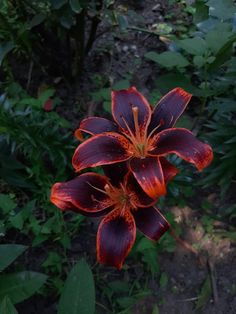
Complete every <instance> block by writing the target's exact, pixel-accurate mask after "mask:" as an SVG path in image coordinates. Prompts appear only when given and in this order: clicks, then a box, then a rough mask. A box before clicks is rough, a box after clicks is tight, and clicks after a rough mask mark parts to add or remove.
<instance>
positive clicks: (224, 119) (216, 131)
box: [203, 102, 236, 196]
mask: <svg viewBox="0 0 236 314" xmlns="http://www.w3.org/2000/svg"><path fill="white" fill-rule="evenodd" d="M234 105H235V102H234ZM234 111H235V109H234ZM234 115H235V113H234V114H233V113H232V114H231V115H230V114H229V113H227V115H226V114H222V115H216V117H215V119H214V120H212V121H210V122H208V123H207V124H206V126H207V127H208V129H209V130H210V132H209V133H208V135H206V136H205V137H206V138H207V139H208V141H209V142H210V143H211V145H212V146H213V147H214V161H213V164H212V166H211V167H210V168H209V169H208V170H207V174H208V175H207V176H206V177H205V178H204V180H203V183H204V184H205V186H210V185H213V184H218V185H219V186H220V187H221V192H222V196H223V195H225V193H226V191H227V190H228V188H229V187H230V184H231V182H232V180H234V179H235V178H236V168H235V160H236V137H235V129H236V123H235V120H234V118H233V116H234Z"/></svg>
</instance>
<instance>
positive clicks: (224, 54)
mask: <svg viewBox="0 0 236 314" xmlns="http://www.w3.org/2000/svg"><path fill="white" fill-rule="evenodd" d="M235 41H236V34H234V35H232V36H230V38H228V41H227V42H226V43H225V44H224V45H223V46H222V47H221V49H220V50H219V51H218V52H217V54H216V55H215V61H214V62H212V63H211V64H210V65H209V66H208V70H209V71H212V70H215V69H217V68H218V67H219V66H221V65H222V64H224V63H225V62H226V61H227V60H229V59H230V58H231V56H232V53H233V43H234V42H235Z"/></svg>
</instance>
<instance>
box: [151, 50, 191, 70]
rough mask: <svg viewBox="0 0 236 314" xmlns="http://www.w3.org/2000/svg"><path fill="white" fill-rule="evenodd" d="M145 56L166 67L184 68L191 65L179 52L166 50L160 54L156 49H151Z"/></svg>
mask: <svg viewBox="0 0 236 314" xmlns="http://www.w3.org/2000/svg"><path fill="white" fill-rule="evenodd" d="M145 57H146V58H147V59H150V60H152V61H154V62H156V63H158V64H160V65H161V66H162V67H165V68H174V67H177V68H184V67H186V66H188V65H189V62H188V60H187V59H186V58H185V57H184V56H182V55H181V54H180V53H179V52H173V51H165V52H163V53H160V54H158V53H156V52H154V51H150V52H148V53H146V54H145Z"/></svg>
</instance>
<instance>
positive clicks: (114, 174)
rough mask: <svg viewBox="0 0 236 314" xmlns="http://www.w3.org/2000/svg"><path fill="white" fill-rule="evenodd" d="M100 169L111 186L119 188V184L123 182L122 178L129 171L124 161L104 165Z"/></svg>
mask: <svg viewBox="0 0 236 314" xmlns="http://www.w3.org/2000/svg"><path fill="white" fill-rule="evenodd" d="M102 168H103V171H104V174H105V176H106V177H108V178H109V179H110V182H111V184H112V185H114V186H119V185H120V182H121V181H123V178H124V177H125V175H126V174H127V172H128V171H129V170H128V166H127V162H126V161H124V162H119V163H116V164H111V165H105V166H103V167H102Z"/></svg>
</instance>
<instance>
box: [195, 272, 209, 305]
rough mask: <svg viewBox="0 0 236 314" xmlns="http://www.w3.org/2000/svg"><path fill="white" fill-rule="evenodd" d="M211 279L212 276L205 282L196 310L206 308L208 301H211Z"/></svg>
mask: <svg viewBox="0 0 236 314" xmlns="http://www.w3.org/2000/svg"><path fill="white" fill-rule="evenodd" d="M211 293H212V290H211V279H210V276H207V278H206V280H205V281H204V283H203V285H202V288H201V291H200V294H199V298H198V300H197V302H196V307H195V309H196V310H198V309H201V308H202V307H204V305H205V304H206V303H207V301H208V300H209V299H210V297H211Z"/></svg>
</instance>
